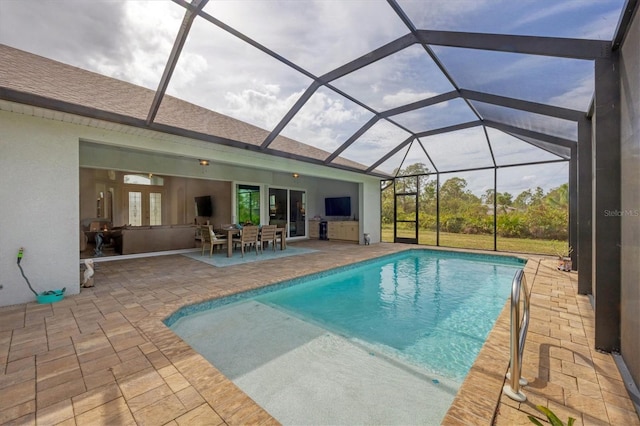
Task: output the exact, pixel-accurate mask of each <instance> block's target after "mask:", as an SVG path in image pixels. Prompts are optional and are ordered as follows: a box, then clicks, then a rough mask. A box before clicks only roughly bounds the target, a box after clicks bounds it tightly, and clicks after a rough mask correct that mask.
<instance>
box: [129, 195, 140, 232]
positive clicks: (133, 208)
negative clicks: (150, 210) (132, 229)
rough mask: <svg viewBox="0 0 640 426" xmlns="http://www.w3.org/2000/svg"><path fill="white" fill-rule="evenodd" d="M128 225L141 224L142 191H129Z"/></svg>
mask: <svg viewBox="0 0 640 426" xmlns="http://www.w3.org/2000/svg"><path fill="white" fill-rule="evenodd" d="M128 222H129V225H133V226H141V225H142V192H129V221H128Z"/></svg>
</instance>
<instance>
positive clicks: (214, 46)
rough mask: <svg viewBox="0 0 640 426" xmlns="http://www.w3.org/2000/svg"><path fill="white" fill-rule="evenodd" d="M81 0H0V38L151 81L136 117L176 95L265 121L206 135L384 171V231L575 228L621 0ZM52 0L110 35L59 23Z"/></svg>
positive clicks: (510, 237) (562, 243)
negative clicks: (582, 160) (27, 34)
mask: <svg viewBox="0 0 640 426" xmlns="http://www.w3.org/2000/svg"><path fill="white" fill-rule="evenodd" d="M90 3H91V4H88V3H85V2H78V1H73V0H69V1H57V2H3V4H2V6H1V7H2V11H3V13H2V16H3V17H4V18H3V19H2V28H3V30H2V33H1V34H2V42H3V43H7V44H10V45H14V46H17V47H22V48H25V49H26V50H29V51H32V52H34V53H40V54H43V55H44V56H47V57H52V58H53V59H58V60H61V61H63V62H67V63H71V64H75V65H77V66H80V67H81V68H85V69H91V70H94V71H96V72H99V73H101V74H107V75H111V76H114V77H116V78H118V79H122V80H125V81H128V82H131V83H134V84H137V85H141V86H144V87H147V88H149V89H153V90H155V97H154V98H153V99H152V100H149V101H150V102H149V105H148V113H147V116H146V118H145V122H146V124H147V125H148V126H153V125H158V126H162V125H163V124H166V123H167V121H166V116H167V114H169V115H170V112H171V111H170V110H169V109H167V108H169V107H168V106H167V105H166V104H165V103H163V99H164V98H165V96H166V95H171V96H175V97H177V98H180V99H183V100H186V101H189V102H191V103H193V104H195V105H198V106H201V107H204V108H207V109H210V110H213V111H216V112H219V113H222V114H225V115H227V116H230V117H233V118H236V119H239V120H241V121H243V122H246V123H250V124H252V125H255V126H257V127H259V128H262V129H266V130H268V132H269V133H268V136H267V137H266V138H259V139H257V138H256V135H255V134H250V133H249V132H247V133H246V134H244V135H240V137H239V138H237V140H227V139H221V138H217V139H215V140H213V141H214V142H219V143H224V144H228V145H232V146H238V147H242V148H246V149H250V150H256V151H261V152H265V153H269V154H274V155H278V156H285V157H291V158H295V159H299V160H303V161H308V162H310V163H314V164H323V165H326V166H329V167H336V168H341V169H347V170H353V171H358V172H361V173H366V174H370V175H374V176H378V177H380V179H381V180H382V186H381V188H382V190H381V197H382V198H381V199H382V206H383V207H382V213H381V214H382V232H381V235H382V240H383V241H402V242H414V243H421V244H431V245H444V246H454V247H467V248H481V249H489V250H508V251H522V252H536V253H547V254H554V253H556V252H558V251H560V252H565V251H567V249H568V247H569V245H571V246H572V247H576V246H577V240H576V238H577V228H576V227H577V222H576V216H577V214H576V212H577V210H576V209H577V196H576V194H577V190H578V185H577V166H576V164H577V161H578V159H577V155H578V154H577V146H578V141H579V139H580V138H581V137H582V138H583V139H584V140H585V141H586V140H588V139H589V138H590V132H591V129H590V124H589V123H590V122H589V119H590V116H591V114H592V113H593V103H592V101H593V99H594V95H595V93H596V92H597V91H598V87H597V84H596V83H597V81H599V80H598V79H596V78H595V73H596V70H597V68H598V63H602V64H604V65H602V66H604V67H606V63H607V62H608V61H609V60H610V59H611V56H612V46H614V47H615V45H616V43H618V44H619V43H620V40H616V39H615V37H616V34H617V31H618V29H619V26H620V24H621V23H622V21H624V19H623V18H624V17H625V12H626V10H625V8H627V9H628V10H631V9H632V8H633V5H632V4H631V5H630V3H629V2H625V1H624V0H600V1H595V2H593V1H577V2H560V3H559V2H553V1H542V2H540V1H535V2H534V1H531V2H513V1H492V2H477V1H462V0H456V1H448V0H446V1H445V0H443V1H415V0H388V1H373V0H366V1H364V0H363V1H358V0H352V1H345V2H339V3H338V2H333V1H319V2H297V1H240V2H227V1H215V0H209V1H208V0H193V1H192V2H186V1H183V0H174V1H172V2H171V1H147V2H145V1H135V2H110V1H96V2H90ZM631 3H633V2H631ZM49 8H54V9H57V10H59V9H60V8H69V16H71V15H74V14H75V15H77V16H79V17H80V20H81V21H75V22H74V25H77V26H79V27H82V26H84V25H93V29H92V31H93V32H94V33H95V34H96V37H99V35H100V34H104V33H107V32H108V33H109V36H108V37H107V38H105V39H104V41H103V44H98V45H96V44H95V40H93V39H92V38H82V37H73V36H72V34H69V35H68V36H71V37H73V40H72V41H71V40H69V39H63V38H65V37H67V36H65V32H61V31H59V27H60V26H61V25H64V22H63V21H64V18H56V19H60V20H61V22H47V23H45V22H44V20H45V19H46V18H45V17H47V16H49V15H50V14H49V13H47V9H49ZM72 9H73V10H74V12H78V13H73V14H72V13H71V10H72ZM13 13H18V14H25V15H31V19H32V20H33V21H34V22H35V23H38V22H41V23H42V25H41V26H40V28H39V33H40V37H38V40H37V43H32V42H31V41H30V40H29V39H28V38H26V39H25V38H24V37H23V38H21V39H18V38H19V36H18V34H20V31H18V29H17V28H13V26H14V25H18V24H17V22H18V20H11V19H8V17H9V16H11V15H12V14H13ZM53 15H55V16H64V15H60V14H59V13H57V14H52V16H53ZM98 17H99V19H98ZM121 18H124V19H121ZM82 19H85V20H86V22H82ZM112 24H113V25H112ZM14 30H15V31H14ZM151 35H153V37H152V36H151ZM14 38H15V39H14ZM69 43H72V45H73V46H74V47H73V49H68V50H65V49H60V48H58V47H57V46H59V45H63V44H64V45H68V44H69ZM74 51H84V52H90V53H88V54H84V55H75V54H74V53H73V52H74ZM598 84H601V85H602V90H604V88H605V87H606V84H607V82H606V79H605V80H604V82H602V83H598ZM580 129H582V130H580ZM291 140H295V141H300V142H303V143H304V144H305V145H307V146H306V147H305V148H303V149H299V148H295V149H294V147H293V145H291V143H290V141H291ZM585 155H586V154H585ZM571 161H573V162H574V163H575V164H572V163H571ZM399 176H401V177H399ZM409 176H413V177H409ZM394 178H395V180H393V179H394ZM570 194H571V196H570ZM570 211H571V214H570ZM570 218H571V220H570Z"/></svg>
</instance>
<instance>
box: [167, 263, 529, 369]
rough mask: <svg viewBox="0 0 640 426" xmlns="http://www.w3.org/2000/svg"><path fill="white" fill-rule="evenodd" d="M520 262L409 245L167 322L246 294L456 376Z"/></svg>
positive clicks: (500, 302) (467, 363) (496, 310)
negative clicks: (398, 250)
mask: <svg viewBox="0 0 640 426" xmlns="http://www.w3.org/2000/svg"><path fill="white" fill-rule="evenodd" d="M523 266H524V261H523V260H521V259H517V258H513V257H505V256H487V255H477V254H467V253H452V252H443V251H435V250H410V251H407V252H403V253H400V254H396V255H391V256H387V257H384V258H381V259H379V260H375V261H367V262H364V263H362V264H357V265H355V266H352V267H348V268H343V269H339V270H336V271H332V272H329V273H323V274H318V275H317V276H316V277H315V278H311V279H304V280H295V281H293V282H290V283H283V284H281V285H277V286H272V288H270V289H267V290H259V291H253V292H249V293H246V294H244V295H237V296H234V297H231V298H226V299H222V300H217V301H211V302H208V303H207V304H204V305H202V304H201V305H198V306H191V307H187V308H184V309H183V310H181V311H179V312H177V313H176V314H174V315H173V316H172V317H170V318H168V319H167V320H166V323H167V325H171V324H173V323H174V322H176V321H177V320H178V319H179V318H181V317H184V316H185V315H189V314H190V313H193V312H198V311H202V310H207V309H210V308H213V307H216V306H221V305H226V304H229V303H233V302H237V301H239V300H246V299H247V298H248V297H250V298H251V300H254V301H257V302H259V303H262V304H265V305H268V306H270V307H273V308H275V309H277V310H279V311H284V312H286V313H287V314H290V315H292V316H295V317H296V318H297V319H301V320H303V321H307V322H310V323H312V324H314V325H318V326H320V327H322V328H323V329H326V330H329V331H331V332H333V333H336V334H338V335H342V336H345V337H347V338H351V339H355V340H358V341H360V342H362V343H364V344H367V345H372V347H373V348H375V350H376V351H379V352H380V353H382V354H385V355H388V356H390V357H392V358H397V359H400V360H402V361H403V362H406V363H409V364H413V365H417V366H420V367H421V368H424V369H426V370H427V371H431V372H436V373H438V374H439V375H441V376H444V377H448V378H451V379H454V380H456V381H461V380H462V379H463V378H464V376H465V375H466V374H467V372H468V370H469V368H470V367H471V365H472V364H473V362H474V360H475V358H476V356H477V354H478V352H479V351H480V348H481V347H482V345H483V343H484V341H485V339H486V337H487V335H488V333H489V331H490V330H491V328H492V327H493V325H494V323H495V320H496V318H497V316H498V314H499V313H500V311H501V309H502V308H503V306H504V304H505V302H506V301H507V299H508V297H509V291H510V284H511V281H512V279H513V276H514V274H515V271H516V269H519V268H522V267H523ZM292 284H295V285H292Z"/></svg>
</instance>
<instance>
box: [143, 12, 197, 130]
mask: <svg viewBox="0 0 640 426" xmlns="http://www.w3.org/2000/svg"><path fill="white" fill-rule="evenodd" d="M208 2H209V0H193V3H192V4H191V6H193V9H191V8H187V9H186V11H185V12H184V18H182V23H181V24H180V29H179V30H178V34H177V35H176V39H175V41H174V42H173V47H172V48H171V53H170V54H169V59H167V65H166V66H165V67H164V71H163V72H162V77H161V78H160V82H159V83H158V89H157V90H156V93H155V95H154V97H153V101H152V102H151V107H150V108H149V114H148V115H147V121H146V123H147V124H151V122H153V120H155V118H156V115H157V114H158V109H160V103H161V102H162V98H164V94H165V93H166V91H167V87H168V86H169V81H170V80H171V76H172V75H173V71H174V70H175V69H176V64H177V63H178V59H179V58H180V53H182V48H183V47H184V44H185V42H186V41H187V36H188V35H189V30H191V25H192V24H193V20H194V19H195V18H196V16H198V12H199V11H201V10H202V8H203V7H204V6H205V5H206V4H207V3H208Z"/></svg>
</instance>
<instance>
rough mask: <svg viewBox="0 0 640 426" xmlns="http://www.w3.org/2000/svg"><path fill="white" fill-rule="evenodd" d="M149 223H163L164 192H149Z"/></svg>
mask: <svg viewBox="0 0 640 426" xmlns="http://www.w3.org/2000/svg"><path fill="white" fill-rule="evenodd" d="M149 225H162V194H161V193H160V192H152V193H150V194H149Z"/></svg>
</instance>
